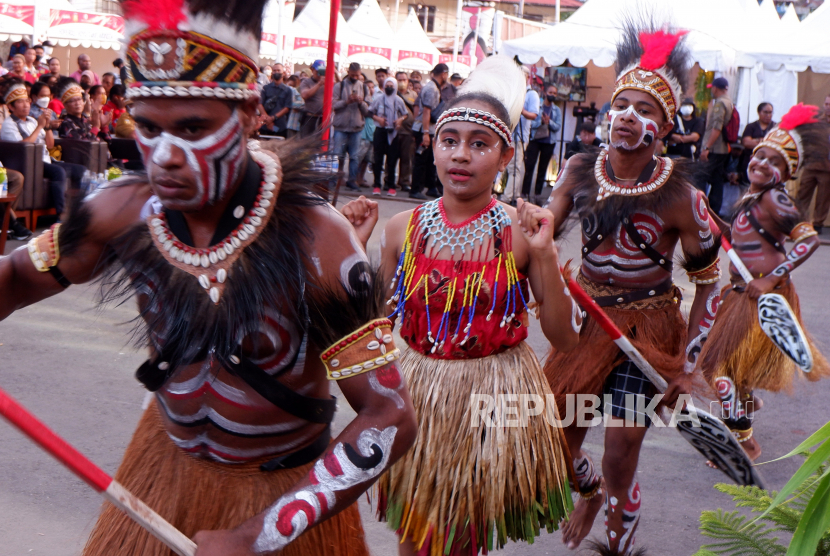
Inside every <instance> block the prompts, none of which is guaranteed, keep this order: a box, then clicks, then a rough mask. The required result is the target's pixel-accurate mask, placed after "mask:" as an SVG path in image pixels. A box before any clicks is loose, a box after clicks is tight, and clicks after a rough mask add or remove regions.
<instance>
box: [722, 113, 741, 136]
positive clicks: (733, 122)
mask: <svg viewBox="0 0 830 556" xmlns="http://www.w3.org/2000/svg"><path fill="white" fill-rule="evenodd" d="M740 127H741V117H740V115H738V109H737V108H735V105H734V104H733V105H732V117H731V118H729V121H728V122H726V125H725V126H723V138H724V139H725V140H726V142H727V143H737V142H738V130H739V129H740Z"/></svg>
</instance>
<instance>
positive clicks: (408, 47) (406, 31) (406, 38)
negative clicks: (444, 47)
mask: <svg viewBox="0 0 830 556" xmlns="http://www.w3.org/2000/svg"><path fill="white" fill-rule="evenodd" d="M396 39H397V41H396V42H397V44H399V45H403V46H404V48H401V49H399V50H398V51H397V60H396V61H395V67H397V68H398V69H402V70H406V71H414V70H418V71H420V72H429V71H432V68H434V67H435V65H436V64H438V59H439V58H440V56H441V53H440V52H439V51H438V49H437V48H435V45H434V44H432V41H431V40H429V37H428V36H427V34H426V33H425V32H424V28H423V27H421V22H420V21H418V16H416V15H415V10H412V9H410V10H409V15H407V16H406V20H405V21H404V22H403V25H401V28H400V29H398V32H397V34H396Z"/></svg>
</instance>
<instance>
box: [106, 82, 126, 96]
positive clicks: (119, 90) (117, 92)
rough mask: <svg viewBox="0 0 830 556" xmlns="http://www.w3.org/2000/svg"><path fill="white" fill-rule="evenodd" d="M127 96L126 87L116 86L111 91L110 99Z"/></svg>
mask: <svg viewBox="0 0 830 556" xmlns="http://www.w3.org/2000/svg"><path fill="white" fill-rule="evenodd" d="M126 94H127V88H126V87H125V86H124V85H120V84H116V85H113V86H112V89H110V98H112V97H123V96H124V95H126Z"/></svg>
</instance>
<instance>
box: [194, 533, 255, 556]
mask: <svg viewBox="0 0 830 556" xmlns="http://www.w3.org/2000/svg"><path fill="white" fill-rule="evenodd" d="M254 539H255V537H254ZM193 542H195V543H196V556H254V555H255V553H254V551H253V544H254V540H252V539H251V538H250V535H248V534H243V533H240V532H238V531H237V530H236V529H233V530H229V529H223V530H218V531H199V532H198V533H196V535H195V536H194V537H193Z"/></svg>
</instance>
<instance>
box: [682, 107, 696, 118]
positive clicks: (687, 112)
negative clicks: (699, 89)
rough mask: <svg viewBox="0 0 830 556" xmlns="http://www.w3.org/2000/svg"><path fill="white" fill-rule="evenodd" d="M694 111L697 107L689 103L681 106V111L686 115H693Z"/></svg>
mask: <svg viewBox="0 0 830 556" xmlns="http://www.w3.org/2000/svg"><path fill="white" fill-rule="evenodd" d="M694 111H695V107H694V106H691V105H689V104H687V105H686V106H681V107H680V113H681V114H682V115H684V116H691V115H692V113H693V112H694Z"/></svg>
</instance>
